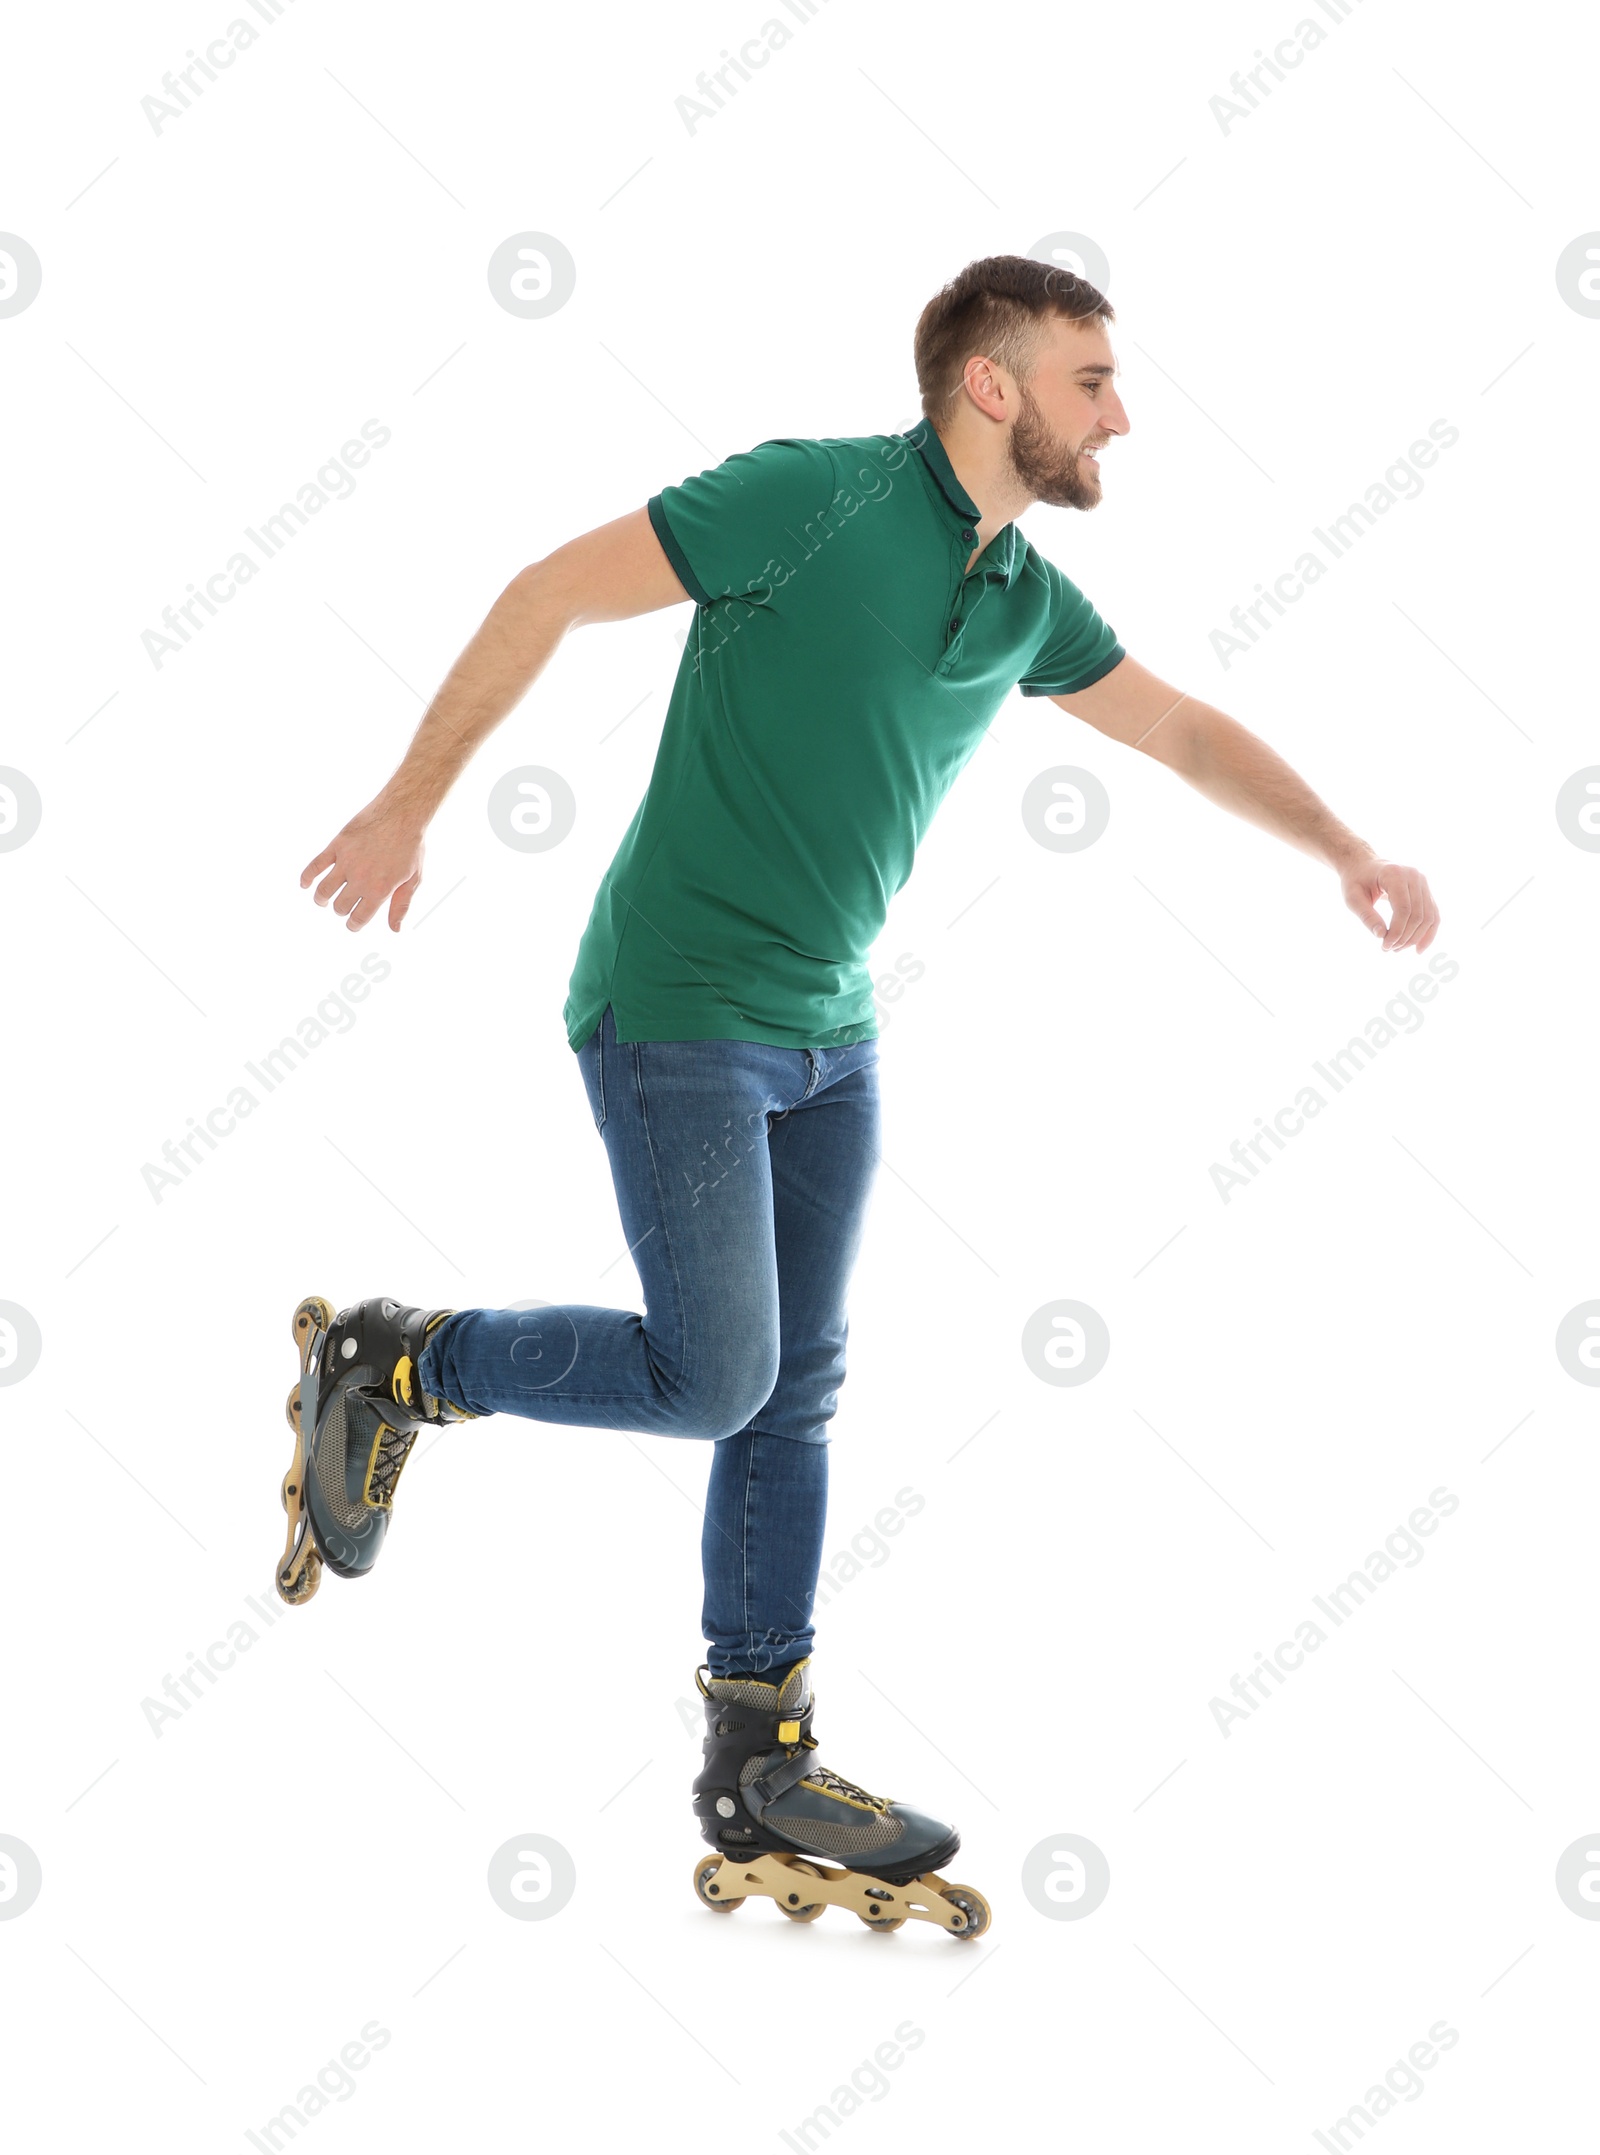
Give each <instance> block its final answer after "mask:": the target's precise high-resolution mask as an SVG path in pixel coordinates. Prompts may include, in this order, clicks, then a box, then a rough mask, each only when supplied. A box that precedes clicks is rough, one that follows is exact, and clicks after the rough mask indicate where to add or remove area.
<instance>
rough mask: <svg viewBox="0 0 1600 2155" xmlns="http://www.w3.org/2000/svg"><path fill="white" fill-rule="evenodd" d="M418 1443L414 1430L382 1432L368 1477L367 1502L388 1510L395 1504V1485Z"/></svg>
mask: <svg viewBox="0 0 1600 2155" xmlns="http://www.w3.org/2000/svg"><path fill="white" fill-rule="evenodd" d="M416 1441H417V1433H416V1431H415V1430H414V1429H406V1430H400V1429H384V1430H382V1431H380V1433H379V1437H378V1443H377V1448H376V1450H375V1451H374V1453H373V1458H372V1468H371V1472H370V1473H369V1475H368V1477H367V1501H368V1502H369V1503H371V1504H377V1505H380V1506H382V1507H383V1508H385V1509H387V1507H388V1506H389V1505H391V1504H392V1503H393V1502H394V1491H395V1484H396V1483H397V1482H398V1481H399V1479H400V1470H401V1468H402V1467H403V1466H404V1465H405V1463H406V1461H407V1459H408V1458H409V1457H410V1456H411V1447H412V1445H413V1444H415V1442H416Z"/></svg>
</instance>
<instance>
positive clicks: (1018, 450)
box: [1009, 316, 1128, 509]
mask: <svg viewBox="0 0 1600 2155" xmlns="http://www.w3.org/2000/svg"><path fill="white" fill-rule="evenodd" d="M1115 372H1116V360H1115V359H1114V358H1113V356H1112V352H1111V342H1110V339H1109V338H1108V337H1107V335H1106V331H1105V325H1104V323H1103V322H1069V321H1066V320H1065V319H1064V318H1062V317H1061V316H1055V317H1053V318H1052V319H1051V320H1050V322H1049V323H1048V324H1047V326H1046V330H1045V334H1044V336H1043V338H1042V339H1041V342H1040V346H1039V356H1038V360H1037V363H1036V364H1035V366H1034V370H1033V372H1032V374H1030V375H1029V377H1028V379H1027V380H1026V381H1025V382H1022V383H1019V384H1018V404H1017V416H1016V418H1015V419H1014V420H1013V421H1012V423H1011V434H1010V441H1009V446H1010V451H1011V468H1012V470H1013V471H1014V472H1015V474H1016V476H1017V480H1018V483H1019V484H1020V485H1022V486H1024V487H1026V488H1027V490H1028V492H1029V493H1030V494H1031V495H1032V497H1033V498H1034V500H1035V501H1043V502H1048V503H1049V504H1050V506H1051V507H1052V508H1055V509H1092V508H1093V507H1094V506H1095V504H1096V503H1097V502H1098V501H1099V499H1100V465H1099V461H1098V458H1097V457H1096V454H1095V452H1096V450H1097V449H1100V448H1103V447H1104V445H1105V444H1106V443H1107V442H1108V441H1109V440H1110V439H1111V437H1112V436H1113V435H1114V434H1126V433H1127V431H1128V415H1127V413H1126V412H1125V411H1124V410H1123V408H1122V400H1121V398H1120V397H1119V396H1118V395H1117V392H1116V389H1115V387H1114V386H1113V383H1112V376H1113V375H1114V374H1115Z"/></svg>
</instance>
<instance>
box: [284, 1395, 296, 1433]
mask: <svg viewBox="0 0 1600 2155" xmlns="http://www.w3.org/2000/svg"><path fill="white" fill-rule="evenodd" d="M283 1418H284V1420H285V1421H286V1422H287V1423H288V1424H289V1427H290V1428H291V1429H292V1430H293V1431H294V1433H295V1435H296V1436H299V1434H300V1387H299V1385H298V1384H291V1385H290V1387H289V1396H288V1398H287V1399H286V1400H285V1401H284V1403H283Z"/></svg>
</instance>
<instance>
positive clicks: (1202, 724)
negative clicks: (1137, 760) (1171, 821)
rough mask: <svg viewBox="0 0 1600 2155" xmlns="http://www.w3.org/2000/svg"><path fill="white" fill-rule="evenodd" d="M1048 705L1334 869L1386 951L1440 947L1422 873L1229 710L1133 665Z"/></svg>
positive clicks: (1435, 911) (1123, 664)
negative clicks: (1392, 856) (1391, 855)
mask: <svg viewBox="0 0 1600 2155" xmlns="http://www.w3.org/2000/svg"><path fill="white" fill-rule="evenodd" d="M1050 701H1051V702H1052V703H1058V704H1059V705H1060V706H1061V708H1062V710H1063V711H1070V712H1071V714H1072V716H1073V717H1074V718H1082V719H1086V720H1087V721H1088V723H1089V724H1090V725H1091V726H1093V727H1094V728H1095V729H1096V730H1097V731H1098V732H1100V733H1104V734H1108V735H1109V736H1110V738H1111V739H1112V740H1114V741H1121V742H1122V743H1123V744H1124V746H1125V747H1128V748H1137V749H1139V750H1140V751H1141V752H1142V753H1143V754H1145V755H1147V756H1153V757H1154V758H1155V760H1156V761H1157V762H1158V763H1164V764H1165V765H1166V766H1167V768H1168V769H1169V770H1172V771H1176V772H1177V774H1178V776H1179V777H1180V778H1184V779H1187V780H1188V782H1189V784H1190V785H1191V786H1193V787H1195V788H1196V789H1197V791H1199V792H1201V793H1203V794H1205V795H1206V797H1207V799H1208V800H1213V801H1215V802H1216V803H1217V805H1218V807H1219V808H1227V809H1231V810H1232V812H1233V813H1234V814H1235V815H1238V816H1245V817H1247V818H1248V819H1249V821H1250V822H1252V823H1258V824H1260V826H1261V828H1262V829H1263V830H1267V831H1271V832H1272V834H1273V836H1274V837H1276V838H1283V839H1286V840H1287V841H1288V843H1289V844H1290V845H1292V846H1298V847H1299V848H1300V850H1301V852H1303V853H1311V854H1314V855H1315V856H1316V858H1317V859H1318V860H1322V861H1326V862H1327V863H1328V865H1329V867H1331V868H1332V869H1334V870H1335V872H1336V873H1337V875H1338V877H1339V882H1340V885H1341V887H1342V889H1343V891H1344V900H1345V903H1346V905H1348V906H1349V908H1350V910H1351V911H1352V912H1353V913H1354V914H1356V915H1357V916H1358V918H1359V919H1361V920H1362V921H1364V922H1365V923H1366V925H1367V926H1368V927H1369V928H1370V929H1371V930H1372V932H1373V934H1374V935H1379V936H1382V938H1383V947H1384V949H1385V950H1410V949H1416V950H1426V949H1427V947H1428V945H1429V944H1430V943H1431V942H1432V941H1433V938H1434V936H1435V934H1436V933H1437V932H1438V927H1439V908H1438V907H1437V906H1436V905H1435V904H1434V902H1433V895H1432V893H1431V892H1430V891H1429V889H1428V885H1427V882H1426V880H1425V878H1424V877H1423V876H1422V875H1421V873H1420V872H1419V871H1418V870H1417V869H1415V868H1403V867H1401V866H1400V865H1399V863H1398V862H1396V861H1387V860H1382V859H1380V858H1379V856H1378V855H1377V854H1376V853H1375V852H1374V851H1373V849H1372V847H1371V846H1369V845H1368V844H1367V842H1366V840H1365V839H1364V838H1357V837H1356V835H1355V834H1354V832H1353V831H1350V830H1347V829H1346V827H1345V826H1344V824H1342V823H1341V822H1340V821H1339V819H1338V817H1337V816H1336V815H1335V814H1334V813H1333V811H1332V809H1331V808H1329V807H1328V806H1327V805H1326V804H1325V803H1324V802H1322V801H1320V800H1318V798H1317V796H1316V795H1315V794H1314V793H1313V792H1312V790H1311V788H1310V787H1309V786H1308V785H1307V784H1306V782H1305V780H1304V779H1303V778H1301V777H1299V776H1298V774H1297V773H1296V772H1294V771H1292V770H1291V769H1290V768H1289V766H1288V764H1287V763H1285V762H1284V760H1283V758H1282V757H1281V756H1279V755H1276V754H1274V752H1273V751H1272V750H1271V749H1270V748H1269V747H1268V746H1267V744H1266V742H1265V741H1262V740H1259V739H1258V738H1257V737H1256V735H1255V734H1253V733H1250V732H1248V731H1247V730H1246V729H1245V728H1244V727H1243V726H1241V725H1240V724H1239V723H1238V721H1237V720H1236V719H1232V718H1229V717H1228V715H1227V713H1226V712H1225V711H1218V710H1216V709H1215V708H1214V707H1213V706H1212V705H1211V704H1209V703H1201V702H1199V701H1198V700H1197V699H1196V698H1195V697H1193V696H1187V695H1184V694H1183V693H1182V692H1181V691H1180V690H1178V689H1175V688H1170V687H1169V686H1168V685H1167V683H1166V682H1165V681H1159V680H1157V678H1156V676H1155V675H1154V674H1153V673H1151V672H1150V671H1149V669H1148V668H1147V667H1144V666H1141V665H1140V664H1139V662H1138V660H1137V659H1131V658H1124V659H1122V660H1120V661H1119V662H1118V664H1117V665H1115V666H1113V667H1112V669H1111V671H1110V672H1109V673H1108V674H1105V675H1103V676H1102V677H1101V679H1100V680H1098V681H1096V682H1094V683H1093V684H1092V685H1091V686H1090V687H1088V688H1085V689H1080V690H1079V691H1078V693H1077V694H1076V695H1073V696H1052V697H1051V698H1050ZM1380 897H1382V898H1387V899H1388V901H1389V914H1390V918H1389V922H1388V925H1387V927H1386V926H1385V925H1384V921H1383V916H1382V915H1381V914H1380V913H1379V912H1378V911H1377V910H1376V905H1377V901H1378V899H1379V898H1380Z"/></svg>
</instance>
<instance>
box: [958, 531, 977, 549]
mask: <svg viewBox="0 0 1600 2155" xmlns="http://www.w3.org/2000/svg"><path fill="white" fill-rule="evenodd" d="M961 536H962V538H964V539H965V540H966V542H967V544H968V545H969V546H970V545H971V544H972V542H973V540H974V539H975V538H976V537H977V536H978V534H977V533H976V532H975V531H964V532H963V533H962V534H961Z"/></svg>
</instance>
